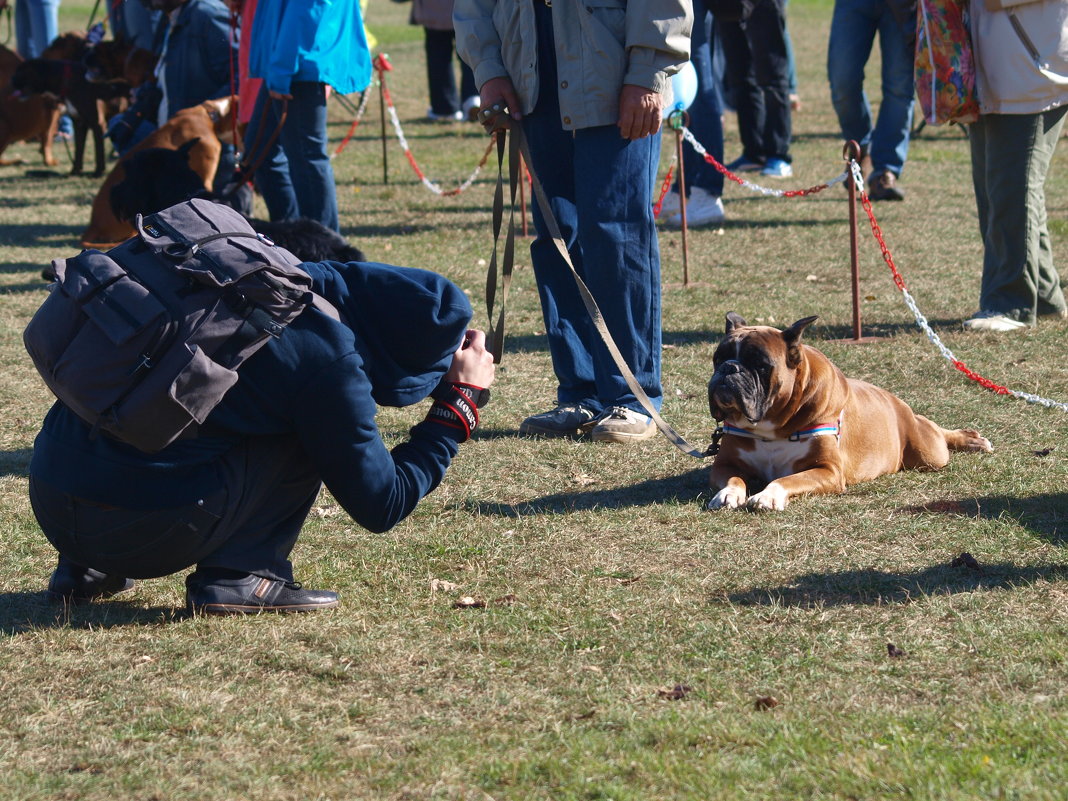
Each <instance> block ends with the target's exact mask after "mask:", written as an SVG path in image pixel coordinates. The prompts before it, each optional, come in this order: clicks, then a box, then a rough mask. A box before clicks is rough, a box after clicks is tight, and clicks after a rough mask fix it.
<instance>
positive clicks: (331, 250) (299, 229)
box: [111, 139, 366, 262]
mask: <svg viewBox="0 0 1068 801" xmlns="http://www.w3.org/2000/svg"><path fill="white" fill-rule="evenodd" d="M198 141H199V140H198V139H193V140H190V141H189V142H186V143H185V144H183V145H182V146H181V147H179V148H178V149H177V150H168V149H166V148H161V147H150V148H147V149H145V150H140V151H136V152H132V153H131V154H130V155H129V156H128V157H127V159H126V161H125V165H126V177H125V178H123V179H122V181H120V182H119V183H117V184H115V186H113V187H112V189H111V208H112V210H113V211H114V212H115V216H116V217H118V218H119V219H122V220H127V221H131V220H133V219H134V218H135V217H136V216H137V215H138V214H146V215H147V214H153V213H155V212H157V211H160V210H162V209H166V208H169V207H171V206H173V205H175V204H176V203H181V202H182V201H183V200H188V199H189V198H193V197H201V198H207V199H209V200H214V201H216V202H218V203H225V204H226V205H228V206H231V207H233V208H236V209H237V210H238V211H242V209H241V208H240V205H241V204H240V203H237V202H235V200H234V198H232V197H225V196H217V195H214V194H213V193H211V192H209V191H207V190H206V189H205V188H204V182H203V181H202V180H201V178H200V176H198V175H197V174H196V173H195V172H194V171H193V170H192V168H190V166H189V151H190V149H191V148H192V147H193V145H194V144H196V143H197V142H198ZM248 222H249V225H251V226H252V228H253V229H254V230H255V231H257V232H259V233H261V234H263V235H264V236H266V237H268V238H269V239H270V240H271V241H272V242H274V243H275V244H277V245H281V246H282V247H284V248H285V249H286V250H288V251H289V252H290V253H292V254H293V255H294V256H296V257H297V258H298V259H300V260H301V261H340V262H348V261H366V259H365V258H364V255H363V253H362V252H361V251H360V249H359V248H355V247H353V246H352V245H350V244H349V243H348V242H346V241H345V240H344V238H342V236H341V235H340V234H338V233H337V232H336V231H333V230H332V229H330V228H327V227H326V226H325V225H323V224H322V223H319V222H316V221H315V220H308V219H303V218H302V219H298V220H286V221H282V222H268V221H267V220H258V219H256V218H254V217H248Z"/></svg>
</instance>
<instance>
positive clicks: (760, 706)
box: [753, 695, 779, 712]
mask: <svg viewBox="0 0 1068 801" xmlns="http://www.w3.org/2000/svg"><path fill="white" fill-rule="evenodd" d="M778 705H779V702H778V700H776V699H775V698H772V697H771V696H770V695H761V696H758V697H757V699H756V700H755V701H753V709H755V710H756V711H757V712H766V711H767V710H769V709H774V708H775V707H777V706H778Z"/></svg>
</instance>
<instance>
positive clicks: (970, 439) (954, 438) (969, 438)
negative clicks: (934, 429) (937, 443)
mask: <svg viewBox="0 0 1068 801" xmlns="http://www.w3.org/2000/svg"><path fill="white" fill-rule="evenodd" d="M942 434H943V435H944V436H945V438H946V446H947V447H948V448H949V449H950V450H951V451H972V452H973V453H979V452H982V453H993V452H994V446H993V445H991V444H990V440H988V439H987V438H986V437H983V436H980V435H979V432H978V431H976V430H975V429H973V428H958V429H955V430H952V431H951V430H949V429H945V428H943V429H942Z"/></svg>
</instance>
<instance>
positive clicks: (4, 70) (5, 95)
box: [0, 45, 63, 167]
mask: <svg viewBox="0 0 1068 801" xmlns="http://www.w3.org/2000/svg"><path fill="white" fill-rule="evenodd" d="M21 63H22V58H21V57H20V56H19V55H18V54H17V53H15V51H13V50H10V49H8V48H6V47H4V46H3V45H0V155H2V154H3V152H4V151H5V150H7V148H8V146H9V145H12V144H14V143H15V142H23V141H30V140H31V139H37V140H39V141H40V142H41V158H42V159H43V160H44V163H45V164H46V165H47V166H49V167H55V166H56V164H57V163H58V162H57V161H56V157H55V155H54V154H53V152H52V141H53V140H54V139H55V137H56V130H57V129H58V128H59V117H60V114H62V113H63V104H62V103H60V102H59V98H57V97H55V96H54V95H29V96H26V97H22V96H19V95H16V94H14V93H13V92H12V89H11V76H12V75H14V74H15V70H16V69H17V68H18V65H19V64H21ZM21 163H22V159H3V158H0V165H4V166H8V165H10V164H21Z"/></svg>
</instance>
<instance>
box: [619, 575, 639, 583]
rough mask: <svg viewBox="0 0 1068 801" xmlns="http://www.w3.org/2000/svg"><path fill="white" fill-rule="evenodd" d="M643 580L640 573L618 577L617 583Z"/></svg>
mask: <svg viewBox="0 0 1068 801" xmlns="http://www.w3.org/2000/svg"><path fill="white" fill-rule="evenodd" d="M641 580H642V577H641V576H640V575H639V576H629V577H627V578H617V579H616V583H617V584H633V583H634V582H636V581H641Z"/></svg>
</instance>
